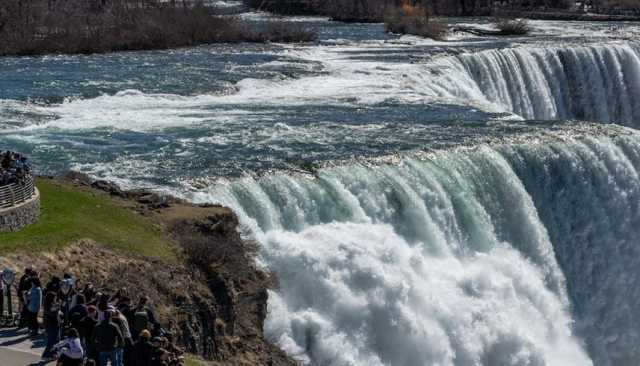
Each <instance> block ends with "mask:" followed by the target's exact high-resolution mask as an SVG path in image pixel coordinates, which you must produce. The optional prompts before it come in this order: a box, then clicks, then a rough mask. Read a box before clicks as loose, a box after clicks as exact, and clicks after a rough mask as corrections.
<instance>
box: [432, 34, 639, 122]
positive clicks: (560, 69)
mask: <svg viewBox="0 0 640 366" xmlns="http://www.w3.org/2000/svg"><path fill="white" fill-rule="evenodd" d="M429 68H430V69H434V70H440V73H441V75H439V77H438V78H435V80H433V78H432V80H430V84H431V85H429V88H430V89H436V88H437V89H439V90H441V94H443V95H445V96H447V97H449V98H462V99H466V100H468V99H471V100H478V99H480V100H482V99H484V100H485V101H488V102H491V103H494V104H496V105H498V106H500V107H502V108H503V109H505V110H507V111H509V112H513V113H515V114H517V115H520V116H522V117H524V118H527V119H544V120H549V119H581V120H588V121H598V122H615V123H620V124H625V125H628V126H632V127H638V126H639V124H638V122H637V120H639V119H640V58H639V53H638V51H637V49H636V47H635V44H633V43H614V44H605V45H592V46H579V47H564V48H558V47H540V48H532V47H531V46H523V47H518V48H510V49H498V50H488V51H482V52H476V53H469V54H462V55H458V56H451V57H446V58H443V59H439V60H437V61H436V62H435V63H434V64H432V65H430V66H429ZM440 68H444V70H442V69H440Z"/></svg>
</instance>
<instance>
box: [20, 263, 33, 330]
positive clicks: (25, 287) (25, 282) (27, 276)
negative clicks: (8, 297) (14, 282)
mask: <svg viewBox="0 0 640 366" xmlns="http://www.w3.org/2000/svg"><path fill="white" fill-rule="evenodd" d="M31 276H33V270H32V269H31V268H29V267H27V268H26V269H25V270H24V274H23V275H22V277H20V281H19V282H18V302H19V304H20V322H19V324H18V325H19V327H20V328H24V327H26V326H27V320H28V319H29V311H28V310H27V304H26V303H25V301H24V294H25V292H27V291H29V289H30V288H31Z"/></svg>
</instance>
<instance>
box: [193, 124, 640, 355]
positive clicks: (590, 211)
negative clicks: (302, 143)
mask: <svg viewBox="0 0 640 366" xmlns="http://www.w3.org/2000/svg"><path fill="white" fill-rule="evenodd" d="M639 168H640V138H639V137H638V136H637V135H634V134H630V135H628V136H620V137H615V138H609V137H602V138H598V139H595V138H580V139H575V140H568V141H556V142H547V143H539V144H532V145H524V144H520V145H503V146H494V147H490V146H478V147H476V148H473V149H470V150H460V151H449V152H441V153H437V154H435V155H434V156H433V157H431V158H429V159H426V160H424V159H415V158H413V159H411V158H407V159H404V160H402V162H401V163H399V164H397V165H377V166H362V165H350V166H342V167H334V168H326V169H323V170H321V171H320V172H319V173H318V176H317V177H314V178H311V177H306V176H292V175H274V176H268V177H263V178H260V179H252V178H244V179H240V180H236V181H232V182H229V183H228V184H221V185H217V186H215V187H212V188H211V191H209V192H208V193H207V196H206V197H199V199H200V200H209V201H211V200H213V201H218V202H221V203H224V204H226V205H228V206H230V207H232V208H234V209H235V210H236V212H237V213H238V214H239V216H240V217H241V221H242V222H243V223H244V224H245V225H246V226H247V228H248V229H249V230H250V231H251V232H252V233H253V235H255V238H256V239H257V240H258V241H260V242H261V243H262V245H263V254H262V258H261V261H262V262H263V263H264V264H265V265H267V266H268V267H269V268H271V269H272V270H274V271H275V272H276V273H277V275H278V276H279V280H280V286H279V289H277V290H275V291H274V292H273V293H272V294H271V298H270V303H269V318H268V320H267V329H266V331H267V334H268V335H269V336H270V337H271V339H273V340H274V341H275V342H277V343H278V344H279V345H280V346H281V347H283V348H284V349H285V350H286V351H287V352H289V353H290V354H292V355H294V356H295V357H297V358H298V359H300V360H301V361H303V362H304V363H308V364H313V365H433V364H438V365H589V364H592V361H591V360H593V361H594V363H595V364H597V365H631V364H634V363H633V362H632V361H631V360H637V359H639V358H640V350H639V349H638V346H637V345H638V344H640V343H638V342H637V336H638V330H637V329H640V327H638V320H637V319H635V318H634V317H633V316H634V315H635V314H638V312H639V310H640V309H638V307H639V306H640V290H639V289H637V288H634V287H633V286H634V284H635V283H638V281H639V280H640V278H639V277H640V270H639V269H638V266H637V265H635V266H634V264H635V262H636V261H637V260H636V258H639V257H640V256H639V255H638V254H640V253H638V252H640V249H639V248H638V246H637V238H638V237H640V229H639V228H640V209H639V207H638V205H639V204H640V183H639V182H640V180H639V179H638V169H639ZM583 342H584V344H583Z"/></svg>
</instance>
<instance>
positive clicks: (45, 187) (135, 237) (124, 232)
mask: <svg viewBox="0 0 640 366" xmlns="http://www.w3.org/2000/svg"><path fill="white" fill-rule="evenodd" d="M37 186H38V189H39V190H40V195H41V205H42V210H41V216H40V220H39V221H38V222H37V223H35V224H33V225H31V226H28V227H26V228H24V229H22V230H20V231H18V232H15V233H3V234H0V253H9V252H14V251H16V250H18V249H24V250H32V251H52V250H56V249H59V248H62V247H64V246H66V245H69V244H72V243H74V242H75V241H77V240H79V239H93V240H95V241H96V242H97V243H100V244H103V245H107V246H110V247H113V248H115V249H122V250H125V251H129V252H133V253H136V254H142V255H146V256H152V257H160V258H168V259H171V258H174V257H175V256H176V253H175V252H174V250H173V247H172V245H171V242H170V240H169V239H168V238H167V237H166V236H165V235H164V234H163V233H162V232H161V230H159V229H158V228H157V227H156V226H155V225H154V223H153V222H151V220H150V219H148V218H146V217H143V216H141V215H138V214H136V213H135V212H133V211H132V210H130V209H127V208H125V207H122V206H120V205H119V204H118V203H117V202H116V201H114V200H113V199H111V198H110V197H109V196H108V195H106V194H102V193H100V192H89V191H85V190H82V189H79V188H74V187H71V186H68V185H63V184H59V183H55V182H53V181H51V180H47V179H39V180H37Z"/></svg>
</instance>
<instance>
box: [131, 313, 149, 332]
mask: <svg viewBox="0 0 640 366" xmlns="http://www.w3.org/2000/svg"><path fill="white" fill-rule="evenodd" d="M145 329H149V314H147V309H144V308H142V309H136V311H135V313H133V330H134V331H135V334H136V336H137V335H138V334H140V332H142V331H143V330H145Z"/></svg>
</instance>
